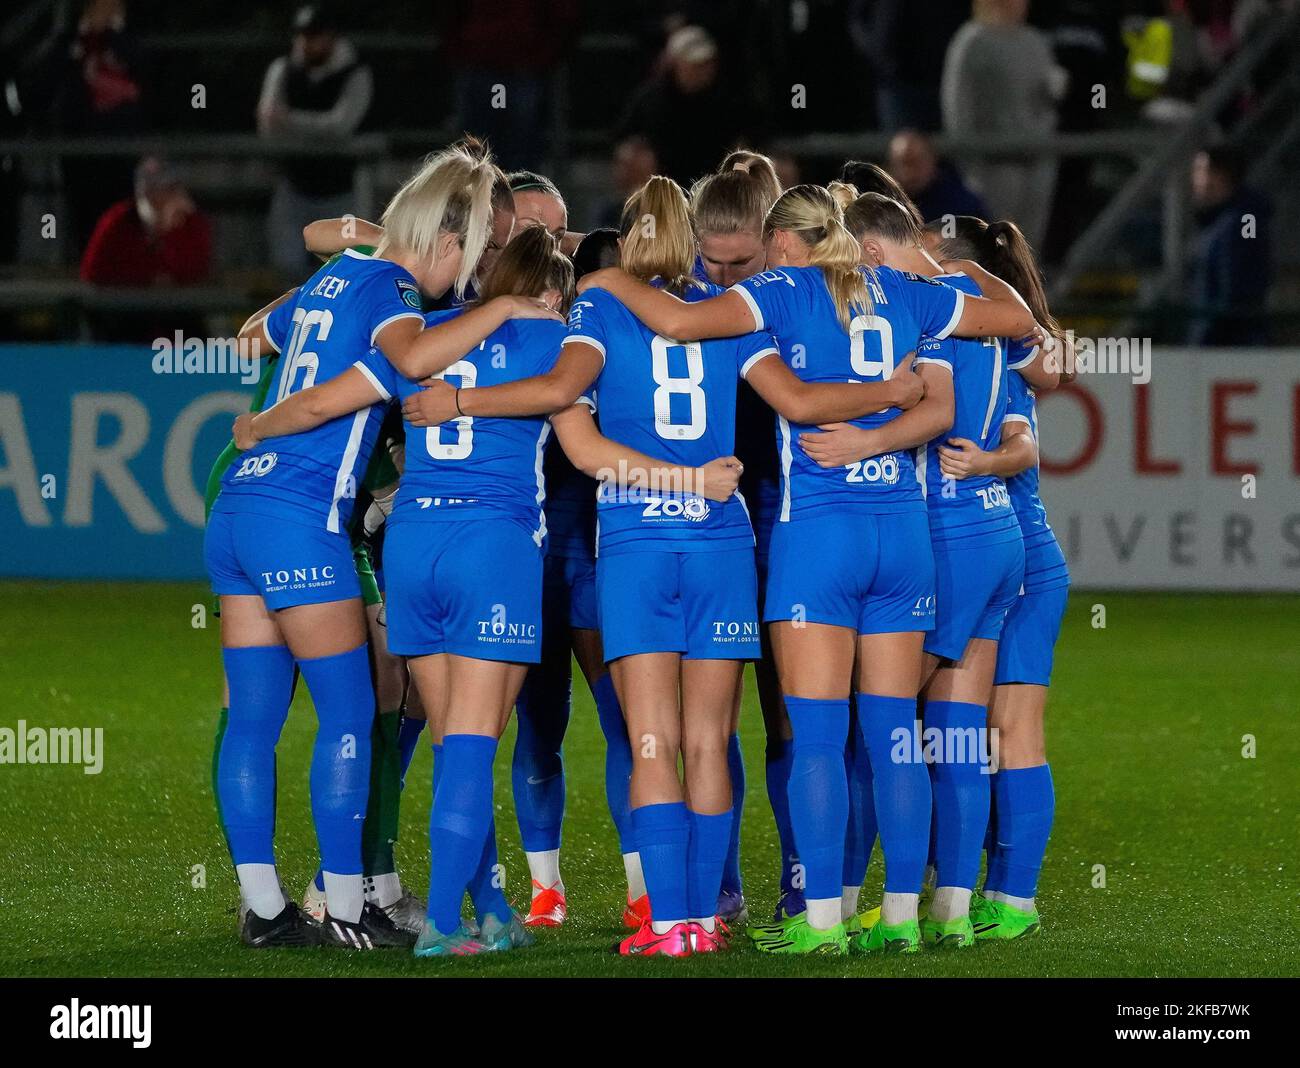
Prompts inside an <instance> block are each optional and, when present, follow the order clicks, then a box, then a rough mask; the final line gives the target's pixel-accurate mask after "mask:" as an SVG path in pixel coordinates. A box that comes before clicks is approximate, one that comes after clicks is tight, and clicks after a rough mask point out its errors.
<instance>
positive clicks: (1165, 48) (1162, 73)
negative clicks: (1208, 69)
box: [1123, 0, 1204, 123]
mask: <svg viewBox="0 0 1300 1068" xmlns="http://www.w3.org/2000/svg"><path fill="white" fill-rule="evenodd" d="M1163 7H1164V11H1163V13H1162V14H1160V15H1156V16H1153V17H1150V18H1144V17H1142V16H1133V17H1130V18H1127V19H1125V20H1124V28H1123V39H1124V45H1125V47H1126V48H1127V49H1128V61H1127V65H1128V95H1129V97H1130V98H1131V99H1132V100H1133V101H1134V102H1135V103H1136V104H1138V105H1139V106H1140V109H1141V115H1142V118H1144V119H1146V120H1147V121H1149V122H1159V123H1179V122H1183V121H1185V120H1186V119H1187V118H1189V117H1190V116H1191V114H1192V112H1193V111H1194V110H1195V105H1194V104H1193V101H1194V99H1195V97H1196V93H1197V90H1198V89H1199V87H1200V85H1201V82H1202V75H1203V69H1202V68H1203V65H1204V60H1203V57H1202V55H1201V46H1200V42H1199V40H1198V38H1197V30H1196V25H1195V23H1194V22H1193V21H1192V17H1191V15H1190V14H1189V13H1188V11H1187V5H1186V3H1185V0H1165V2H1164V5H1163Z"/></svg>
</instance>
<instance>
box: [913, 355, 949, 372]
mask: <svg viewBox="0 0 1300 1068" xmlns="http://www.w3.org/2000/svg"><path fill="white" fill-rule="evenodd" d="M912 362H913V363H914V364H917V363H932V364H934V365H935V366H936V367H943V368H946V369H947V371H948V373H949V374H952V364H951V363H949V362H948V361H947V360H941V359H939V357H938V356H918V357H917V358H916V359H915V360H913V361H912Z"/></svg>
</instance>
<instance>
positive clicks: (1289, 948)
mask: <svg viewBox="0 0 1300 1068" xmlns="http://www.w3.org/2000/svg"><path fill="white" fill-rule="evenodd" d="M0 592H2V593H3V597H0V663H3V668H4V669H3V672H0V727H10V728H16V727H17V723H18V721H19V720H20V719H23V720H26V721H27V723H28V725H29V726H41V727H55V726H59V727H74V726H75V727H92V728H94V727H102V728H103V729H104V765H103V770H102V773H101V774H98V775H86V774H84V772H83V769H82V768H81V767H79V766H38V765H10V764H5V765H0V827H2V828H3V836H4V861H3V863H2V864H0V914H3V915H4V916H5V917H6V920H7V922H6V925H5V927H6V930H5V937H4V939H3V940H0V975H7V976H50V975H54V976H118V975H128V976H189V975H229V976H290V975H293V976H299V975H300V976H335V975H355V976H371V975H373V976H443V975H457V976H464V975H489V976H491V975H496V976H506V975H528V976H624V975H662V976H667V975H673V976H683V975H698V976H714V977H722V976H790V975H807V976H825V977H830V976H840V975H853V976H862V977H872V976H889V977H901V976H1097V975H1114V976H1160V977H1165V976H1180V975H1210V976H1239V975H1240V976H1250V975H1260V976H1282V975H1289V976H1294V975H1297V974H1300V924H1297V923H1296V906H1297V888H1298V887H1300V880H1297V859H1296V850H1297V843H1298V842H1300V833H1298V832H1300V770H1297V769H1300V642H1297V640H1296V636H1297V632H1298V629H1300V628H1298V626H1297V618H1298V613H1300V598H1296V597H1245V596H1242V597H1235V596H1155V595H1137V596H1135V595H1119V594H1096V593H1081V594H1075V595H1074V596H1073V597H1072V598H1071V604H1070V611H1069V614H1068V616H1067V618H1066V621H1065V626H1064V630H1063V633H1062V636H1061V642H1060V646H1059V648H1058V655H1057V672H1056V679H1055V686H1054V688H1053V692H1052V697H1051V700H1050V704H1049V709H1048V744H1049V753H1050V755H1051V760H1052V767H1053V774H1054V777H1055V780H1056V790H1057V817H1056V826H1055V830H1054V832H1053V835H1052V843H1051V847H1050V849H1049V852H1048V856H1047V864H1046V868H1045V870H1044V872H1043V878H1042V884H1041V888H1040V910H1041V911H1042V913H1043V917H1044V930H1043V933H1042V935H1041V936H1040V937H1038V938H1036V939H1031V940H1028V941H1025V942H1021V943H1010V944H1002V945H990V944H980V945H978V946H977V947H975V948H974V949H972V950H970V951H965V952H960V953H934V952H931V953H922V954H920V955H919V956H916V957H913V958H892V959H875V958H861V957H853V958H847V959H831V960H828V959H824V958H821V959H817V960H799V959H791V958H772V957H767V956H764V955H763V954H760V953H758V952H757V951H755V950H753V949H752V947H750V946H749V944H748V940H747V939H744V938H741V939H738V941H737V945H736V948H735V950H734V951H733V952H731V953H729V954H726V955H719V956H716V957H705V958H696V959H694V960H691V961H682V962H674V961H654V960H632V961H624V960H621V959H619V958H618V957H616V956H614V955H612V954H611V953H610V946H611V945H612V943H613V942H614V940H615V938H616V937H617V936H618V934H619V930H618V927H617V923H618V919H619V915H620V911H621V907H622V895H623V883H622V866H621V864H620V861H619V858H618V849H617V842H616V839H615V836H614V832H613V827H612V825H611V824H610V821H609V815H608V812H607V810H606V808H605V799H604V790H603V783H602V778H603V774H604V757H603V741H602V739H601V735H600V730H599V728H598V726H597V722H596V714H595V709H594V706H593V705H592V703H591V699H590V696H589V695H588V693H587V690H586V687H585V686H584V685H583V684H582V683H581V682H578V683H576V684H575V708H574V715H573V720H572V723H571V726H570V729H569V737H568V740H567V741H566V743H565V756H566V763H567V769H568V782H569V787H568V789H569V796H568V811H567V814H566V818H565V831H564V851H563V854H562V863H563V872H564V878H565V883H566V885H567V887H568V894H569V905H570V914H571V919H570V922H569V923H568V925H566V926H565V927H564V928H563V929H562V930H560V931H555V932H541V933H540V934H539V938H538V944H537V945H536V946H535V947H533V948H532V949H529V950H524V951H520V952H516V953H510V954H501V955H499V956H493V957H491V958H477V959H475V960H458V961H447V962H441V961H418V960H415V959H414V958H413V957H411V956H409V955H407V954H405V953H401V952H387V953H380V952H376V953H368V954H346V953H342V952H325V951H321V952H312V951H305V952H304V951H299V952H286V951H281V952H252V951H249V950H246V949H244V948H243V947H242V946H240V945H239V944H238V942H237V940H236V936H235V920H234V915H233V908H232V906H233V904H234V902H235V900H236V890H235V885H234V876H233V872H232V870H231V867H230V862H229V859H228V856H227V854H226V852H225V848H224V845H223V842H222V838H221V833H220V831H219V829H218V827H217V823H216V817H215V811H214V807H213V802H212V797H211V794H210V789H209V765H210V758H211V750H212V738H213V731H214V726H215V723H216V716H217V705H218V697H219V683H220V675H219V656H218V649H217V646H218V638H217V632H216V629H215V620H209V624H210V625H209V627H208V628H206V629H196V628H195V627H194V626H193V621H194V611H195V609H194V606H196V605H201V604H205V603H206V597H205V594H204V590H203V588H202V587H201V586H200V585H198V584H172V585H163V584H120V585H112V584H99V585H90V584H71V583H69V584H61V583H33V582H6V583H0ZM1095 604H1102V605H1105V608H1106V623H1107V625H1106V627H1105V628H1104V629H1096V628H1094V627H1093V626H1092V619H1093V612H1092V606H1093V605H1095ZM313 729H314V716H313V714H312V710H311V707H310V703H309V699H308V697H307V695H306V692H305V688H302V687H300V690H299V697H298V699H297V701H296V703H295V707H294V709H293V712H292V714H291V716H290V720H289V725H288V727H287V728H286V729H285V733H284V738H283V741H282V743H281V746H280V764H279V767H280V772H279V775H280V799H279V824H278V826H279V833H278V838H277V848H278V855H279V860H280V867H281V872H282V873H283V875H284V877H285V880H286V882H287V883H288V885H289V887H290V888H291V890H293V891H295V892H298V891H300V890H301V888H302V887H303V886H304V885H305V884H306V882H307V880H308V878H309V877H310V875H311V873H312V872H313V870H314V869H315V864H316V857H315V844H314V840H313V836H312V830H311V821H310V813H309V805H308V794H307V766H308V761H309V757H310V748H311V735H312V731H313ZM742 730H743V740H744V746H745V759H746V765H747V768H748V774H749V790H748V796H747V798H746V802H745V822H744V832H743V862H744V870H745V876H746V884H747V885H746V890H747V894H748V897H749V900H750V903H751V910H752V912H753V913H754V914H755V916H757V917H759V918H765V916H766V914H768V913H769V912H770V910H771V908H772V906H773V903H774V899H775V875H776V869H777V847H776V835H775V830H774V828H773V825H772V819H771V815H770V812H769V810H768V807H767V798H766V795H765V792H764V788H763V759H762V757H763V741H762V721H761V718H760V716H759V714H758V708H757V701H756V699H755V698H754V695H753V692H752V687H751V689H750V692H749V694H748V695H747V701H746V707H745V716H744V724H743V728H742ZM1246 736H1251V737H1252V738H1253V739H1254V745H1255V755H1254V756H1253V757H1248V756H1244V755H1243V749H1244V747H1245V746H1247V745H1248V740H1244V739H1246ZM512 740H513V729H512V730H511V732H510V733H509V734H508V735H507V737H506V739H505V740H504V742H503V745H502V755H501V759H500V761H499V763H498V769H497V809H498V811H497V823H498V827H499V828H500V829H501V835H500V838H501V846H502V860H503V863H504V864H505V865H506V868H507V871H508V872H509V873H510V886H509V891H510V892H511V894H512V896H515V897H520V898H521V897H522V896H523V895H525V894H526V891H527V886H528V878H527V871H526V868H525V866H524V863H523V856H522V853H521V852H520V849H519V843H518V836H517V833H516V829H515V824H514V814H513V807H512V804H511V799H510V789H509V774H508V761H509V753H510V747H511V744H512ZM429 773H430V756H429V753H428V750H427V748H426V747H421V751H420V752H419V753H417V756H416V760H415V763H414V765H413V767H412V771H411V774H410V776H409V778H408V786H409V789H408V795H407V797H406V798H405V799H404V804H403V812H402V838H401V841H400V842H399V844H398V856H399V863H400V866H401V869H402V871H403V873H404V877H405V879H406V881H407V882H408V884H410V885H411V886H412V887H413V888H414V889H416V890H417V891H418V892H423V890H424V889H425V887H426V886H427V880H428V869H427V838H426V834H425V830H426V827H427V820H428V813H429V788H428V783H429ZM1103 868H1104V885H1101V884H1102V882H1103V874H1102V871H1103ZM880 880H881V861H880V853H879V850H877V851H876V853H875V855H874V857H873V859H872V864H871V870H870V871H869V873H868V876H867V890H866V891H864V894H863V901H864V902H865V903H868V904H869V903H872V901H873V899H875V898H876V897H877V895H878V893H879V888H880Z"/></svg>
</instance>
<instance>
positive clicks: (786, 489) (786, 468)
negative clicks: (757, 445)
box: [776, 415, 794, 523]
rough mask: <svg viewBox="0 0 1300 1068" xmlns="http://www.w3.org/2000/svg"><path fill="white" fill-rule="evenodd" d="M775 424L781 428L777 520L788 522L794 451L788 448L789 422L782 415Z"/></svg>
mask: <svg viewBox="0 0 1300 1068" xmlns="http://www.w3.org/2000/svg"><path fill="white" fill-rule="evenodd" d="M776 424H777V426H778V427H779V428H780V430H781V514H780V515H779V516H778V517H777V521H778V522H781V523H788V522H790V465H791V464H793V463H794V453H793V452H792V451H791V450H790V424H789V422H788V421H787V420H786V418H785V416H784V415H778V416H777V417H776Z"/></svg>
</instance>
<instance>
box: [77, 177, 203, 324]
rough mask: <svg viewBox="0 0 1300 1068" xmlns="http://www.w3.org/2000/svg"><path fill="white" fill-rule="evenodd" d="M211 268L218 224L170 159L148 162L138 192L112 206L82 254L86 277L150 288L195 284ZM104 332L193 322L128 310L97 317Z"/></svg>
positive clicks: (86, 279) (138, 181) (95, 321)
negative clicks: (203, 209)
mask: <svg viewBox="0 0 1300 1068" xmlns="http://www.w3.org/2000/svg"><path fill="white" fill-rule="evenodd" d="M211 266H212V224H211V222H209V220H208V217H207V216H206V215H204V214H203V213H202V212H201V211H199V210H198V208H196V207H195V205H194V201H193V200H192V199H191V197H190V194H189V191H188V190H187V189H186V188H185V186H184V185H183V184H182V183H181V181H180V179H179V177H178V176H177V175H176V173H175V172H174V171H172V170H171V169H170V168H169V167H168V166H167V164H166V163H164V162H163V161H162V160H159V159H156V158H154V157H149V158H146V159H144V160H142V161H141V162H140V164H139V166H138V167H136V171H135V196H134V198H132V199H128V200H121V201H118V202H117V203H116V204H113V205H111V206H110V207H109V208H108V210H107V211H105V212H104V214H103V215H101V216H100V219H99V222H98V223H96V224H95V230H94V233H93V234H91V237H90V242H89V244H87V246H86V252H85V255H84V256H82V259H81V279H82V281H84V282H90V283H92V284H94V285H100V286H123V287H134V288H147V287H153V286H174V285H194V284H196V283H198V282H202V281H204V280H205V279H206V278H207V277H208V273H209V271H210V269H211ZM91 322H92V329H93V332H94V334H95V336H96V337H97V338H100V339H102V340H113V341H128V340H129V341H142V340H149V339H151V338H153V337H158V336H161V335H163V334H170V333H171V332H172V331H173V330H175V329H177V328H178V327H180V328H184V327H185V325H186V324H181V323H179V322H178V321H177V319H176V317H175V315H173V314H169V313H163V314H158V313H155V312H147V313H145V312H134V313H132V312H127V313H113V314H111V315H109V314H105V313H102V312H101V313H98V314H96V315H93V316H91Z"/></svg>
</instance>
